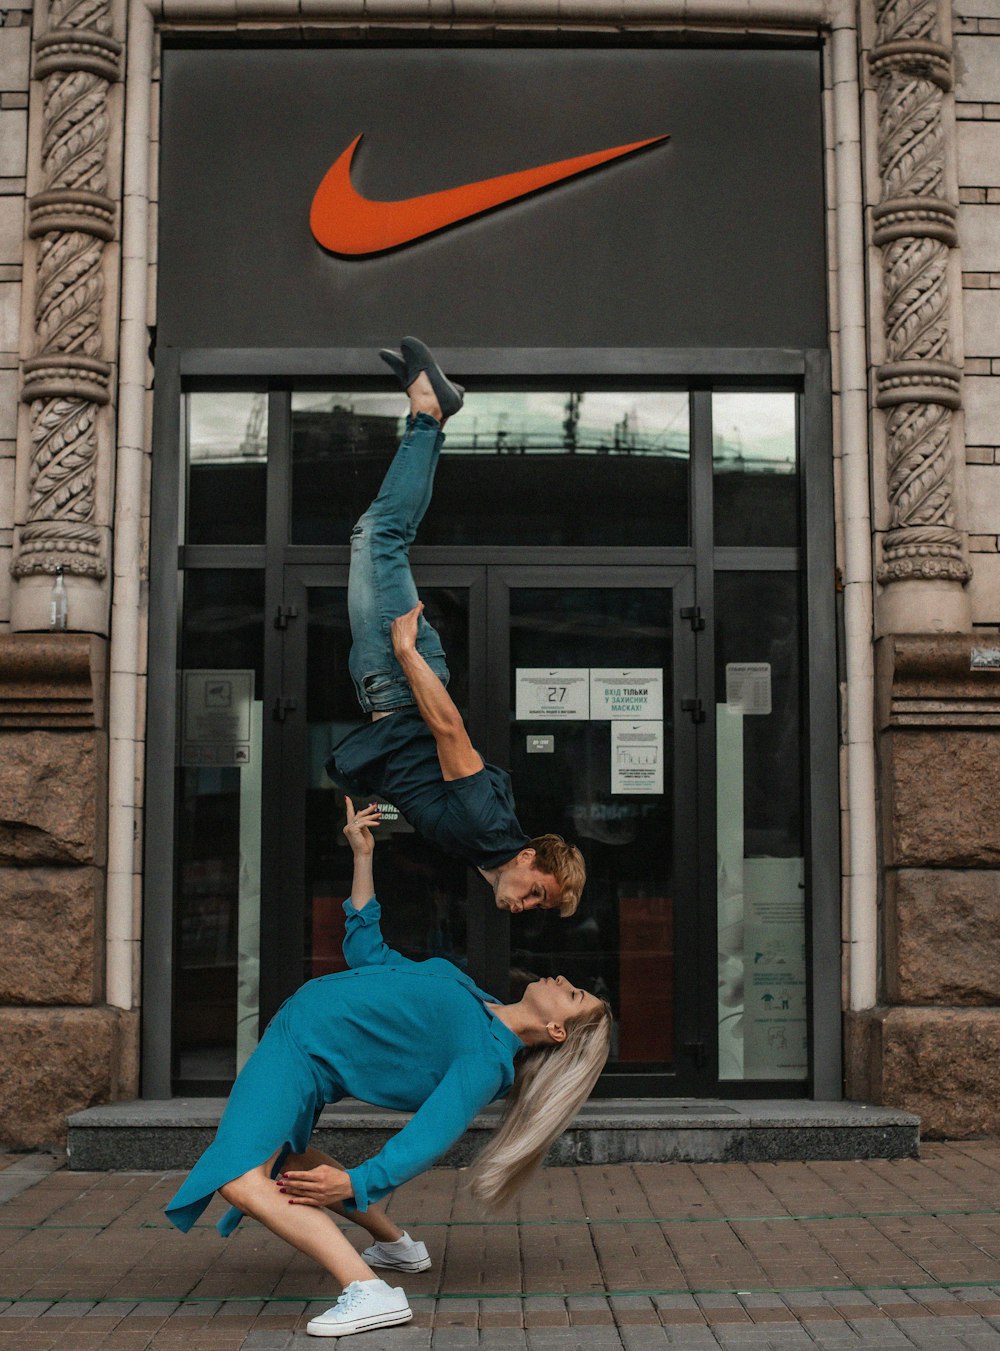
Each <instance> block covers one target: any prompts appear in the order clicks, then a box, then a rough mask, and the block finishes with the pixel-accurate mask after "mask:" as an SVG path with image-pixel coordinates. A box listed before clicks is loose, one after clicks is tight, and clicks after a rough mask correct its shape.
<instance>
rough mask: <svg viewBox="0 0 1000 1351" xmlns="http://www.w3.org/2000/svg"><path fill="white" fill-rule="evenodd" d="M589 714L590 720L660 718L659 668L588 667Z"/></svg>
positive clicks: (661, 691) (660, 686)
mask: <svg viewBox="0 0 1000 1351" xmlns="http://www.w3.org/2000/svg"><path fill="white" fill-rule="evenodd" d="M590 716H591V719H592V721H594V722H602V721H603V720H604V719H605V718H612V719H614V718H627V719H631V720H632V721H634V722H638V721H639V720H640V719H643V720H645V719H654V718H656V719H658V718H662V717H663V672H662V671H661V670H659V669H658V668H657V667H638V666H629V667H625V668H621V667H619V668H617V669H614V670H612V669H602V668H600V667H597V666H593V667H591V670H590Z"/></svg>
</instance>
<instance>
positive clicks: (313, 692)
mask: <svg viewBox="0 0 1000 1351" xmlns="http://www.w3.org/2000/svg"><path fill="white" fill-rule="evenodd" d="M303 593H304V595H305V597H306V599H305V607H304V608H305V610H306V630H305V632H306V653H305V696H306V697H305V705H306V707H305V744H304V747H303V750H304V752H305V760H306V764H305V776H306V782H305V792H304V798H305V807H304V821H303V825H304V831H303V843H304V856H303V860H302V866H303V869H304V877H303V883H304V889H303V900H304V916H303V918H304V932H303V946H302V968H301V979H302V980H310V979H311V978H312V977H314V976H324V975H328V974H330V973H331V972H334V971H340V970H342V969H343V967H344V960H343V955H342V953H341V946H342V942H343V936H344V913H343V909H342V905H341V902H342V901H343V900H344V899H345V898H346V897H347V896H348V895H349V894H350V889H351V854H350V850H349V848H348V846H347V842H346V840H345V839H344V836H343V826H344V822H345V820H346V815H345V809H344V801H343V799H342V798H341V797H340V796H339V794H338V793H337V791H336V789H335V788H334V786H333V784H332V783H331V782H330V780H329V779H328V778H327V775H326V772H325V770H324V768H323V766H324V763H325V761H326V759H327V757H328V756H329V754H330V750H331V748H332V747H333V746H334V745H335V744H336V743H337V742H338V741H340V740H341V738H342V737H344V736H346V735H347V733H348V732H350V731H352V730H353V729H354V728H355V727H358V726H360V723H361V719H362V713H361V710H360V708H359V707H358V703H357V697H356V695H355V691H354V686H353V684H352V682H351V678H350V674H349V672H348V669H347V658H348V654H349V652H350V641H351V635H350V625H349V622H348V615H347V589H346V586H344V585H341V586H312V585H309V586H307V587H304V588H302V591H301V592H300V595H301V594H303ZM421 598H422V599H423V601H424V604H425V606H426V613H427V616H428V618H429V619H430V621H431V622H432V623H433V624H434V625H435V627H436V628H437V629H438V632H439V633H440V634H441V637H442V641H443V642H444V644H445V648H446V651H448V653H449V656H450V657H451V661H452V664H453V671H454V674H453V677H452V682H451V686H450V689H451V693H452V696H453V698H454V699H455V702H456V703H457V705H458V707H459V708H460V710H461V711H462V713H463V716H465V717H466V719H468V717H469V708H468V691H469V593H468V590H467V588H465V587H461V586H423V587H421ZM293 791H295V792H299V793H301V789H295V790H293ZM362 805H364V804H363V803H355V806H362ZM377 841H378V847H377V852H376V856H375V880H376V887H377V889H378V894H379V897H380V898H381V900H382V903H383V907H384V909H385V912H386V916H387V921H386V932H387V934H388V935H389V936H390V937H391V942H392V945H393V946H394V947H398V948H399V949H400V950H401V951H403V952H405V953H406V955H407V956H409V957H411V958H413V959H414V960H416V961H422V960H424V959H426V958H428V957H447V958H448V960H449V961H452V962H455V963H456V965H458V966H461V967H465V966H466V965H467V949H468V944H467V933H466V892H467V885H468V883H467V873H466V868H465V866H464V864H462V863H461V862H460V861H459V860H457V859H452V858H448V857H446V856H445V855H443V854H441V853H440V852H439V851H438V850H435V849H434V848H432V846H431V845H429V844H428V843H427V842H426V841H425V840H424V839H423V838H422V837H421V836H419V835H418V834H417V833H416V832H415V831H414V830H413V827H412V826H410V825H409V824H408V822H407V821H406V820H405V819H404V818H403V817H402V816H400V815H399V813H398V812H397V811H396V810H395V809H394V808H392V807H391V806H390V805H388V804H387V806H386V808H385V810H384V814H383V819H382V823H381V825H380V826H379V827H378V831H377Z"/></svg>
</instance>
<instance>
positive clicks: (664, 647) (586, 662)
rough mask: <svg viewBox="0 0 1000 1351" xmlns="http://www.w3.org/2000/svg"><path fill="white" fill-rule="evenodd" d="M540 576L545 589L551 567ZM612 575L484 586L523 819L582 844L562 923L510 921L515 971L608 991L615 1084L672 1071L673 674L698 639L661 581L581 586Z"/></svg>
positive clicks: (683, 850) (675, 928)
mask: <svg viewBox="0 0 1000 1351" xmlns="http://www.w3.org/2000/svg"><path fill="white" fill-rule="evenodd" d="M650 571H651V572H653V570H650ZM535 575H536V576H537V577H538V578H539V580H544V582H546V583H547V582H548V581H549V580H550V578H551V577H552V572H551V570H548V569H547V570H545V572H538V573H536V574H535ZM620 576H621V570H615V571H614V572H609V573H608V574H605V575H604V576H599V575H598V574H597V572H596V570H592V569H573V570H572V572H571V573H569V574H568V576H567V579H566V580H567V581H568V582H570V581H571V582H573V583H577V582H578V583H580V584H568V585H564V586H551V585H547V584H544V585H538V586H530V585H529V586H519V585H515V581H517V580H520V579H522V578H524V579H525V580H527V572H526V570H518V571H517V572H511V573H509V574H508V576H507V581H508V582H509V585H507V586H505V585H503V584H502V583H498V584H496V585H494V586H493V587H492V588H491V590H492V599H493V602H494V604H495V605H497V604H503V602H504V600H505V601H506V610H507V620H508V624H509V663H508V670H509V690H508V697H507V700H506V706H507V712H508V729H507V730H508V737H509V763H510V768H511V773H512V775H513V780H514V786H515V793H516V796H517V803H518V811H519V815H520V819H521V822H522V824H523V825H524V827H525V829H526V830H527V831H528V833H529V834H530V835H534V834H540V833H542V832H544V831H547V830H555V831H558V832H559V833H560V834H562V835H564V836H565V837H566V838H567V839H570V840H572V841H573V842H574V843H576V844H577V845H579V847H580V849H581V850H582V852H583V854H584V857H585V858H586V861H587V873H588V880H587V886H586V889H585V891H584V899H583V901H582V903H581V905H580V908H579V910H578V911H577V913H576V915H574V916H573V917H572V918H570V919H567V920H564V919H560V918H559V917H558V915H556V914H554V913H551V912H543V911H534V912H532V913H530V914H528V915H525V916H521V917H520V918H518V919H515V920H512V922H511V925H510V961H511V968H512V971H514V972H515V973H518V974H521V973H523V974H522V975H521V978H522V979H524V978H526V977H527V976H529V975H531V974H534V975H541V976H545V975H555V974H559V973H562V974H565V975H566V976H567V977H568V978H569V979H570V980H571V981H573V982H574V983H578V984H580V985H582V986H584V987H585V988H587V989H590V990H593V991H595V993H598V994H601V995H602V996H603V997H605V998H606V999H608V1000H609V1001H610V1003H611V1006H612V1008H613V1010H614V1013H615V1039H614V1043H613V1047H612V1055H611V1059H610V1061H609V1065H608V1070H609V1077H611V1078H613V1077H615V1075H616V1072H617V1073H618V1074H620V1073H623V1072H624V1073H627V1074H630V1075H632V1076H635V1075H639V1074H652V1075H662V1074H664V1073H669V1072H670V1071H672V1070H674V1069H676V1068H678V1065H677V1059H678V1057H677V1040H678V1039H677V1028H676V1026H675V1001H676V998H677V990H676V985H675V975H676V969H677V944H678V940H679V941H680V943H681V946H682V947H684V946H685V945H686V944H687V940H688V935H689V931H690V927H691V918H692V913H693V908H694V898H693V895H692V894H691V891H690V877H691V869H690V861H689V854H690V852H691V839H690V833H688V834H685V833H684V832H683V831H682V832H681V833H680V835H679V831H678V821H677V817H678V807H679V805H680V806H681V810H682V812H683V810H684V806H683V803H681V804H679V803H678V800H677V799H678V793H677V784H678V782H679V781H680V782H683V781H684V779H685V778H689V777H690V776H691V774H692V771H693V759H692V758H690V751H691V750H692V735H691V729H693V723H691V721H690V717H689V715H688V714H686V713H685V714H682V722H681V723H680V724H678V720H677V717H676V714H675V709H676V708H677V707H678V706H679V702H680V699H681V697H682V696H683V694H684V693H685V692H686V691H685V690H679V681H678V677H677V676H676V675H675V672H677V671H678V670H679V671H680V672H681V673H682V674H681V676H680V682H684V681H686V680H687V679H688V678H689V677H693V660H692V657H693V639H692V634H691V631H690V628H689V627H688V625H686V624H682V625H681V627H680V629H678V628H677V624H676V619H675V615H676V613H677V609H678V605H679V600H678V596H677V594H675V591H674V589H673V588H671V587H670V586H664V585H655V584H653V585H650V584H648V583H647V584H646V585H641V586H623V585H614V584H607V585H599V584H598V585H588V584H587V583H588V582H589V581H591V580H593V581H595V582H600V581H604V582H612V583H613V581H614V580H617V578H619V577H620ZM654 578H655V579H656V580H659V581H661V582H662V581H663V580H665V579H664V578H663V574H662V573H659V574H657V573H655V572H653V577H652V578H650V581H652V580H653V579H654ZM670 580H673V579H672V578H671V579H670ZM491 619H492V616H491ZM492 627H493V625H492V623H491V629H492ZM691 688H692V689H693V685H692V686H691ZM678 921H679V922H678ZM516 993H517V990H516V988H515V989H513V990H512V994H515V995H516ZM680 1068H682V1069H684V1068H686V1066H680Z"/></svg>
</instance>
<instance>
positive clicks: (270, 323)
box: [157, 48, 827, 348]
mask: <svg viewBox="0 0 1000 1351" xmlns="http://www.w3.org/2000/svg"><path fill="white" fill-rule="evenodd" d="M361 133H363V140H362V142H361V144H360V146H359V147H358V149H357V152H356V154H355V156H354V161H353V166H352V176H351V182H352V184H353V188H354V189H355V190H356V191H357V192H358V193H359V194H361V195H362V196H363V197H365V198H367V199H369V200H372V201H395V202H399V201H405V200H407V199H409V198H414V197H420V196H424V195H426V194H430V193H437V192H442V191H445V190H448V189H454V188H457V187H463V186H467V185H473V184H477V183H479V182H481V181H482V180H485V179H490V178H495V177H498V176H500V175H506V174H516V173H519V172H521V171H524V170H529V169H534V168H536V167H538V166H541V165H548V164H552V163H554V162H556V161H561V160H569V159H572V158H574V157H578V156H583V155H588V154H591V153H593V152H596V151H602V150H607V149H609V148H611V147H616V146H622V145H627V144H631V143H633V142H636V141H639V140H643V139H646V138H651V137H658V136H664V135H666V136H668V137H669V139H668V140H666V141H663V142H661V143H659V144H655V145H652V146H650V147H648V148H646V149H644V150H642V151H640V152H638V153H636V154H631V155H623V156H621V157H619V158H617V159H615V160H613V161H612V162H609V163H607V164H605V165H603V166H601V167H598V168H595V169H593V170H591V171H590V172H588V173H585V174H581V175H578V176H573V177H571V178H567V179H565V180H563V181H560V182H557V183H555V184H553V185H552V186H550V187H548V188H546V189H545V190H544V191H542V192H539V193H536V194H533V195H531V196H526V197H521V198H519V199H518V200H514V201H510V202H507V203H505V204H502V205H499V206H497V207H495V208H494V209H493V210H491V211H490V212H489V213H488V214H485V215H479V216H477V217H476V218H474V219H462V220H459V221H457V223H455V224H454V225H452V226H450V227H449V228H446V229H443V230H441V231H439V232H438V233H435V234H433V235H431V236H427V237H423V238H420V239H418V240H416V241H415V242H412V243H409V244H407V245H405V246H402V247H399V248H396V249H393V250H390V251H387V252H381V253H377V254H374V255H371V256H362V257H342V256H338V255H336V254H334V253H332V252H330V251H329V250H327V249H324V248H323V247H322V246H321V245H320V244H319V243H318V242H317V240H316V239H315V238H314V236H313V234H312V232H311V230H310V220H309V217H310V207H311V204H312V201H313V197H314V195H315V193H316V190H317V188H318V186H319V184H320V183H321V182H322V180H323V178H324V176H325V175H326V173H327V171H328V170H329V169H330V167H331V165H332V164H333V163H334V162H335V161H336V160H337V159H338V157H340V156H341V155H342V154H343V153H344V151H345V150H346V149H347V148H348V147H349V146H350V144H351V142H352V141H353V140H354V139H355V138H356V137H357V136H358V135H359V134H361ZM822 165H823V157H822V128H821V107H820V68H819V53H818V51H816V50H811V49H796V50H780V49H769V50H747V49H731V50H715V51H712V50H700V49H670V50H664V49H660V50H637V49H621V48H618V49H614V50H597V49H589V50H565V49H528V48H519V49H495V48H494V49H474V50H456V49H431V48H419V49H374V48H364V49H355V50H349V49H329V48H325V49H318V48H313V49H306V48H301V49H292V48H281V49H262V48H251V49H244V50H237V49H228V48H205V49H197V48H178V49H174V50H167V51H165V52H164V56H163V118H162V161H161V175H160V248H159V281H158V315H157V323H158V340H159V341H160V342H162V343H165V344H166V345H168V346H175V347H230V348H232V347H257V348H275V347H323V348H326V347H339V346H345V347H357V346H365V345H367V344H380V343H383V342H386V341H390V340H392V339H394V338H396V337H398V335H399V334H401V333H404V332H411V331H417V332H419V333H420V334H421V335H422V336H425V337H426V338H427V339H428V340H429V341H431V342H439V343H442V344H445V343H446V344H447V345H449V346H469V347H478V346H488V347H492V346H501V347H507V346H512V347H535V346H541V347H544V346H558V347H685V348H689V347H706V348H719V347H772V348H773V347H787V348H804V347H823V346H825V345H826V341H827V315H826V301H825V288H826V267H825V240H824V197H823V179H822Z"/></svg>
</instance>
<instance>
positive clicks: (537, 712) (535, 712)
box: [514, 666, 590, 722]
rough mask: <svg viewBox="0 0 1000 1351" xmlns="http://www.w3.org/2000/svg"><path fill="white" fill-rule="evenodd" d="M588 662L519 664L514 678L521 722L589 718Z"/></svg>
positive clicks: (566, 720) (516, 705) (516, 710)
mask: <svg viewBox="0 0 1000 1351" xmlns="http://www.w3.org/2000/svg"><path fill="white" fill-rule="evenodd" d="M587 676H588V671H587V667H586V666H574V667H565V666H564V667H562V668H558V667H557V668H550V667H544V666H537V667H536V666H519V667H518V668H517V679H516V681H515V685H514V688H515V691H516V698H515V715H514V716H515V717H516V719H517V721H518V722H552V721H554V720H556V719H558V720H559V721H561V722H569V721H572V720H576V721H577V722H586V721H587V719H588V718H589V717H590V685H589V682H588V680H587Z"/></svg>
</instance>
